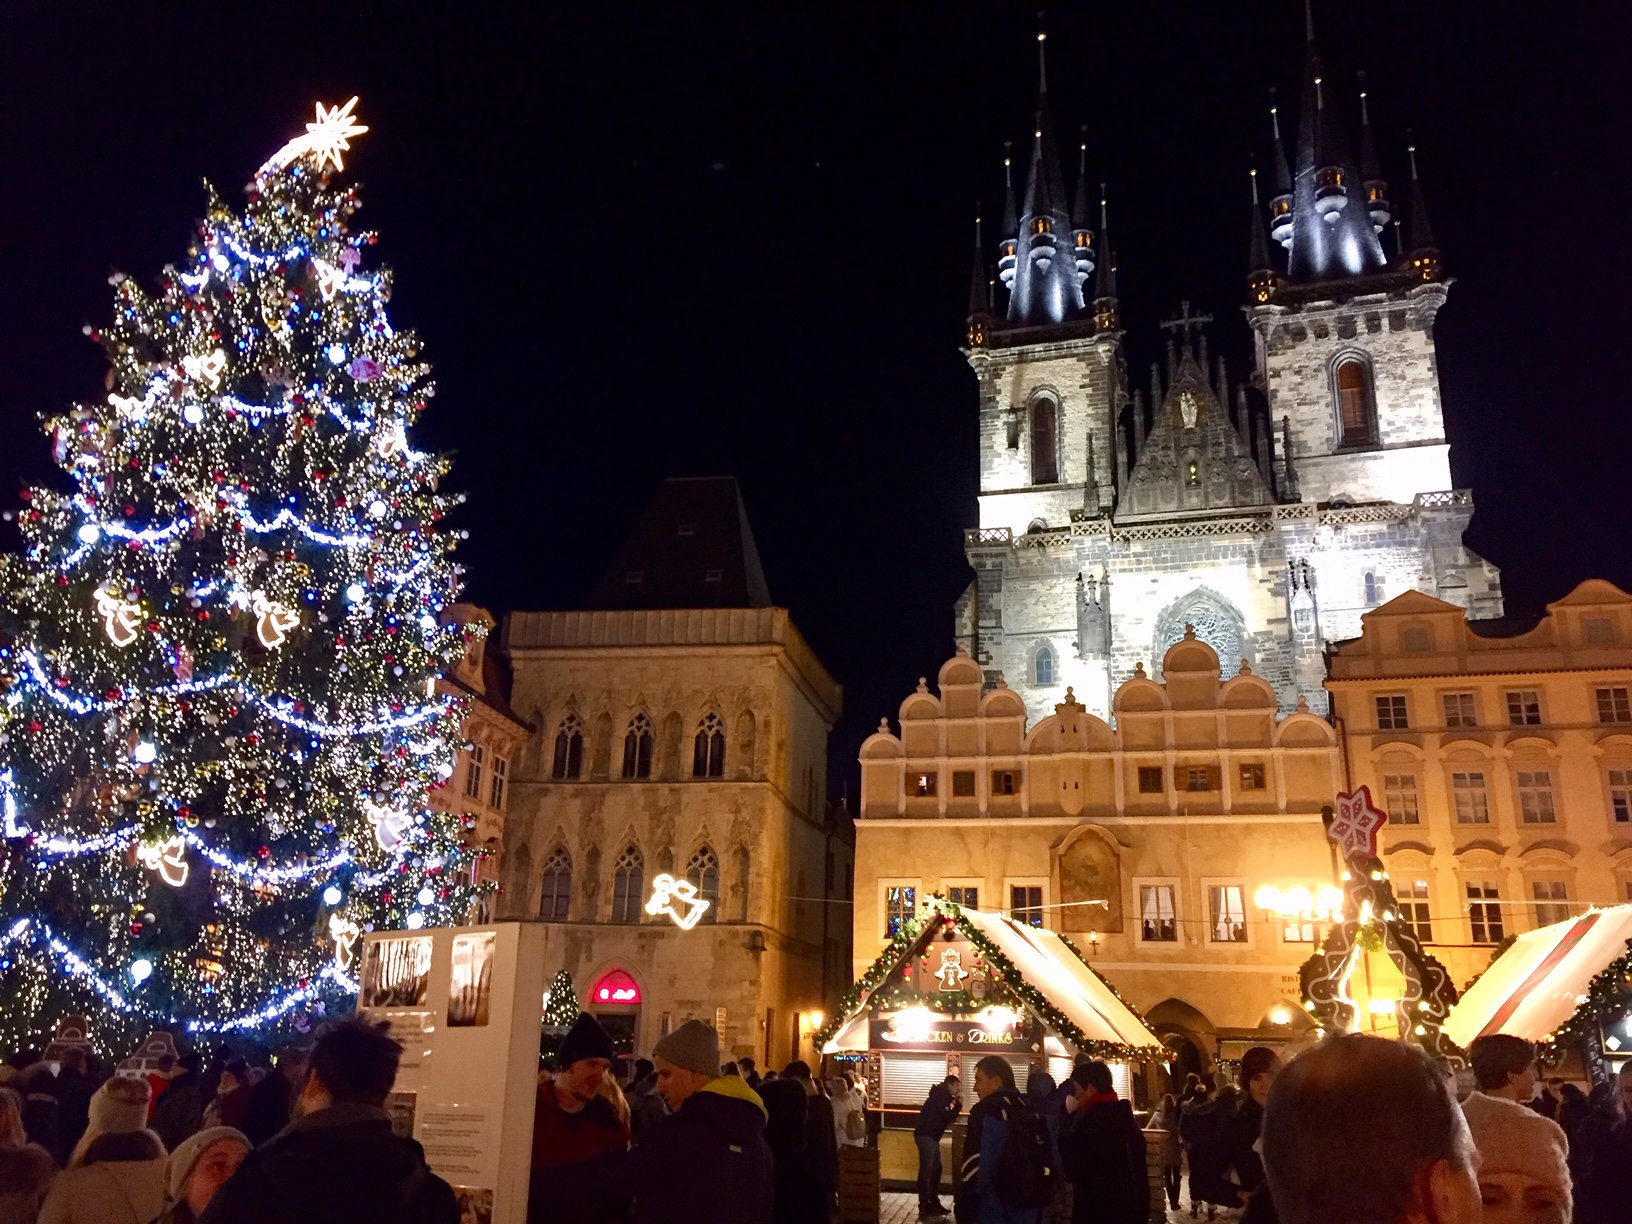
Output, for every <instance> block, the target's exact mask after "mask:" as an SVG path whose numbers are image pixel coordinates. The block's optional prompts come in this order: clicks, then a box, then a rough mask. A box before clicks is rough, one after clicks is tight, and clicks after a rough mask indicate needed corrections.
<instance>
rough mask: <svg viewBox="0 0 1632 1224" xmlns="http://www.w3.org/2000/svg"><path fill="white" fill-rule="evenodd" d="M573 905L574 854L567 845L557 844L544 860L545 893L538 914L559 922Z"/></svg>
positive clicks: (547, 919) (548, 919)
mask: <svg viewBox="0 0 1632 1224" xmlns="http://www.w3.org/2000/svg"><path fill="white" fill-rule="evenodd" d="M571 905H572V855H570V854H568V853H567V848H566V847H565V846H557V847H556V848H555V849H554V850H551V851H550V857H549V858H547V859H545V860H544V895H543V897H542V898H541V899H540V900H539V904H538V916H539V917H540V918H543V919H545V920H546V921H552V922H559V921H561V920H562V919H563V918H565V917H566V916H567V911H568V909H570V908H571Z"/></svg>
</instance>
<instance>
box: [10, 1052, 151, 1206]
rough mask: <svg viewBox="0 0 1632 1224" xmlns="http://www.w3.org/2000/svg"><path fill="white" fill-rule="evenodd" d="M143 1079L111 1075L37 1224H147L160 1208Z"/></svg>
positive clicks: (148, 1091)
mask: <svg viewBox="0 0 1632 1224" xmlns="http://www.w3.org/2000/svg"><path fill="white" fill-rule="evenodd" d="M151 1096H152V1089H150V1088H149V1087H148V1086H147V1083H146V1081H144V1080H139V1079H130V1078H127V1077H125V1076H121V1075H116V1076H114V1077H113V1078H112V1079H110V1080H108V1082H107V1083H105V1084H103V1085H102V1086H101V1087H100V1088H98V1089H97V1090H96V1093H95V1094H94V1095H93V1096H92V1097H91V1105H90V1124H89V1125H88V1126H86V1128H85V1134H84V1135H82V1136H81V1137H80V1140H79V1143H78V1145H77V1146H76V1147H75V1148H74V1153H73V1155H72V1156H70V1157H69V1159H68V1168H67V1169H66V1170H65V1171H64V1172H63V1174H62V1176H61V1177H59V1178H57V1180H56V1182H55V1183H54V1184H53V1185H52V1187H51V1193H50V1194H48V1195H47V1196H46V1199H45V1203H44V1205H43V1206H42V1207H41V1208H40V1221H39V1224H149V1222H150V1221H151V1220H152V1219H153V1217H155V1216H156V1215H158V1214H159V1212H160V1210H161V1209H162V1208H163V1207H164V1159H165V1151H164V1144H163V1143H161V1142H160V1141H159V1137H158V1136H157V1135H155V1134H154V1133H153V1132H152V1131H150V1130H148V1129H147V1103H148V1099H149V1098H150V1097H151Z"/></svg>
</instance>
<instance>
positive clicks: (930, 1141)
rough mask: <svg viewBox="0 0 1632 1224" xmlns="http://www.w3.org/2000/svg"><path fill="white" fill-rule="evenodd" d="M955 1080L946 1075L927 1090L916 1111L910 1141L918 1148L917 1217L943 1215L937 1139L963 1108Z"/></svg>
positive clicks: (956, 1078) (939, 1145)
mask: <svg viewBox="0 0 1632 1224" xmlns="http://www.w3.org/2000/svg"><path fill="white" fill-rule="evenodd" d="M960 1090H961V1085H960V1084H959V1082H958V1077H957V1076H955V1075H949V1076H947V1077H946V1079H944V1080H943V1081H941V1082H940V1083H939V1084H936V1085H935V1086H934V1087H933V1088H931V1089H930V1090H929V1096H928V1097H926V1098H925V1099H924V1103H923V1105H921V1106H920V1107H919V1109H918V1121H917V1122H916V1123H914V1124H913V1128H912V1139H913V1142H914V1143H915V1144H916V1145H917V1147H918V1214H919V1215H920V1216H930V1215H946V1214H947V1210H946V1208H945V1206H943V1205H942V1203H941V1197H940V1195H941V1136H942V1135H944V1134H946V1128H947V1127H948V1126H950V1125H952V1119H953V1118H956V1117H957V1116H958V1111H959V1110H961V1109H962V1108H963V1097H962V1096H961V1095H960Z"/></svg>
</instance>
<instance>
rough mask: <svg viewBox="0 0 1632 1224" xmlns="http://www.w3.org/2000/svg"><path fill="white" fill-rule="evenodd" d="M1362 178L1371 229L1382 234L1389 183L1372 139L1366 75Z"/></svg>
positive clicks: (1387, 211)
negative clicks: (1385, 178)
mask: <svg viewBox="0 0 1632 1224" xmlns="http://www.w3.org/2000/svg"><path fill="white" fill-rule="evenodd" d="M1359 77H1360V176H1361V178H1362V179H1363V180H1364V181H1363V182H1362V183H1361V187H1362V188H1363V189H1364V191H1365V193H1366V211H1367V212H1368V213H1370V214H1371V227H1372V229H1373V230H1374V231H1376V232H1377V233H1379V234H1381V233H1382V232H1383V227H1384V226H1385V225H1387V224H1388V221H1389V217H1390V215H1391V210H1390V208H1389V204H1388V183H1387V182H1385V181H1384V179H1383V166H1382V163H1381V162H1380V161H1378V160H1377V142H1376V141H1374V140H1373V139H1372V137H1371V111H1370V110H1369V109H1368V108H1367V106H1366V74H1365V73H1363V72H1362V73H1360V74H1359Z"/></svg>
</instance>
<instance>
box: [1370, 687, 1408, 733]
mask: <svg viewBox="0 0 1632 1224" xmlns="http://www.w3.org/2000/svg"><path fill="white" fill-rule="evenodd" d="M1410 725H1411V724H1410V723H1409V721H1407V719H1406V717H1405V694H1403V693H1394V694H1390V695H1389V696H1387V697H1379V698H1377V729H1378V730H1379V731H1404V730H1406V729H1407V728H1408V727H1409V726H1410Z"/></svg>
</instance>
